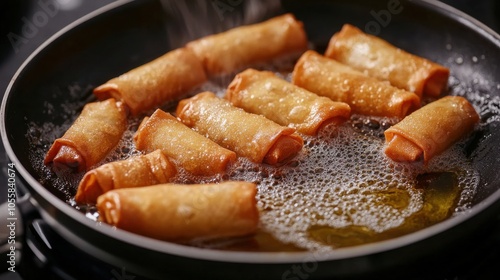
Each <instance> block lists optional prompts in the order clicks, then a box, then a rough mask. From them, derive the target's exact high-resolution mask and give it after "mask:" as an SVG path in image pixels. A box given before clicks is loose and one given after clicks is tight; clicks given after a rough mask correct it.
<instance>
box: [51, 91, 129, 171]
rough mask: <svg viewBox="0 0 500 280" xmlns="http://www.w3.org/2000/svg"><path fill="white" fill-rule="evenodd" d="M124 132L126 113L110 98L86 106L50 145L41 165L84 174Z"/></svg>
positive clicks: (123, 108)
mask: <svg viewBox="0 0 500 280" xmlns="http://www.w3.org/2000/svg"><path fill="white" fill-rule="evenodd" d="M126 128H127V110H126V109H125V107H124V106H123V104H122V103H121V102H116V101H115V99H113V98H110V99H108V100H105V101H101V102H92V103H88V104H86V105H85V106H84V107H83V110H82V112H81V113H80V115H79V116H78V118H77V119H76V120H75V122H74V123H73V124H72V125H71V127H70V128H69V129H68V130H67V131H66V132H65V133H64V135H63V136H62V137H61V138H58V139H56V140H55V141H54V143H53V144H52V146H51V147H50V149H49V151H48V152H47V155H46V156H45V159H44V163H45V164H49V163H53V166H54V168H55V169H60V170H62V169H71V170H74V171H77V172H81V171H86V170H88V169H90V168H91V167H92V166H94V165H95V164H97V163H98V162H100V161H101V160H103V159H104V158H105V157H106V155H107V154H108V153H109V152H110V151H111V150H112V149H113V148H114V147H115V146H116V145H117V144H118V143H119V142H120V139H121V137H122V135H123V133H124V132H125V129H126Z"/></svg>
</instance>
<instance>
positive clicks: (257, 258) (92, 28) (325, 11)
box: [1, 0, 500, 279]
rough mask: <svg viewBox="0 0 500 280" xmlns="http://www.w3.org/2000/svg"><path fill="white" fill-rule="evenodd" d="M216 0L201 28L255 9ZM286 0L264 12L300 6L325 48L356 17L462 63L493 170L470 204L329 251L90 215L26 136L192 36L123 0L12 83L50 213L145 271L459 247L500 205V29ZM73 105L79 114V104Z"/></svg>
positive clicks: (226, 269) (238, 274)
mask: <svg viewBox="0 0 500 280" xmlns="http://www.w3.org/2000/svg"><path fill="white" fill-rule="evenodd" d="M208 2H209V4H208V5H205V8H206V12H207V13H208V14H209V16H207V17H192V18H190V19H189V20H195V21H201V22H202V23H201V24H200V22H197V23H196V25H197V26H203V25H204V24H203V20H210V21H211V22H207V23H206V25H207V26H212V27H213V26H214V25H215V26H216V27H217V25H218V24H224V26H223V27H221V26H219V27H218V28H219V29H221V28H222V29H223V28H227V27H228V26H227V25H226V24H227V23H228V20H225V19H226V18H231V17H238V16H243V15H245V11H244V8H245V5H244V4H243V3H244V2H243V1H229V2H228V3H225V4H227V5H229V4H231V5H232V6H226V10H224V9H222V8H221V7H224V6H216V5H212V4H210V3H215V2H217V1H208ZM265 3H268V2H262V3H261V4H262V5H266V4H265ZM270 3H271V2H269V3H268V4H267V5H271V4H270ZM207 7H208V8H207ZM217 7H218V8H217ZM228 7H229V8H231V9H229V8H228ZM212 8H213V9H212ZM271 8H272V9H271ZM275 8H276V6H274V5H273V7H270V9H269V10H268V13H270V14H265V15H263V17H269V16H272V15H273V14H274V15H275V14H279V13H284V12H292V13H294V14H295V15H296V16H297V18H298V19H300V20H302V21H303V22H304V24H305V28H306V31H307V33H308V36H309V39H310V41H311V42H313V43H314V46H315V48H317V49H318V50H319V51H322V50H323V49H324V48H325V47H326V44H327V43H328V40H329V38H330V37H331V36H332V34H333V33H334V32H335V31H337V30H339V29H340V27H341V26H342V25H343V24H344V23H351V24H354V25H357V26H358V27H360V28H361V29H364V30H365V31H369V32H371V33H374V34H375V35H378V36H380V37H382V38H384V39H386V40H388V41H390V42H392V43H393V44H395V45H396V46H398V47H400V48H402V49H405V50H407V51H409V52H412V53H415V54H417V55H421V56H424V57H427V58H429V59H431V60H434V61H437V62H439V63H441V64H444V65H446V66H448V67H450V68H451V72H452V77H451V78H450V93H451V94H459V95H465V96H467V97H469V96H474V99H473V100H472V101H473V103H474V105H475V106H476V108H478V110H480V111H481V113H482V115H481V117H482V123H483V124H484V125H483V126H482V127H481V129H480V130H479V131H478V132H477V133H476V134H475V135H474V137H472V139H471V141H470V142H469V143H468V145H467V147H466V149H465V150H466V152H467V153H468V154H469V156H470V158H471V159H472V163H473V165H474V167H475V168H476V169H477V170H478V171H479V173H480V178H481V179H480V183H479V185H480V187H479V191H478V194H477V195H476V196H475V199H474V201H473V205H472V207H471V209H470V210H469V211H467V213H465V214H463V215H458V216H457V217H454V218H452V219H449V220H446V221H444V222H442V223H439V224H437V225H435V226H431V227H429V228H426V229H424V230H421V231H418V232H416V233H413V234H409V235H406V236H403V237H400V238H395V239H392V240H388V241H384V242H378V243H373V244H367V245H363V246H357V247H352V248H345V249H339V250H337V251H335V252H334V253H331V254H328V255H319V254H314V253H246V252H221V251H216V250H206V249H198V248H193V247H187V246H182V245H177V244H171V243H168V242H161V241H157V240H153V239H149V238H145V237H141V236H137V235H134V234H131V233H128V232H125V231H122V230H117V229H114V228H112V227H110V226H108V225H105V224H100V223H96V222H94V221H92V220H90V219H88V218H86V217H85V216H84V215H83V214H82V213H80V212H79V211H77V210H75V209H74V208H73V207H71V206H70V205H68V204H67V203H66V202H65V201H64V197H65V194H64V193H63V192H62V191H61V190H60V189H57V188H55V187H53V186H50V185H43V184H42V183H41V182H43V178H41V176H40V175H39V174H37V172H35V168H34V167H33V166H32V161H31V160H30V153H29V151H30V149H38V148H44V147H36V146H35V147H32V146H30V143H29V142H28V140H27V137H26V135H27V133H30V131H29V127H30V126H29V124H33V123H35V124H40V125H42V124H44V123H54V124H61V123H63V122H65V121H67V118H68V115H67V111H65V110H62V109H63V108H62V107H61V106H60V104H71V103H72V102H74V103H81V102H82V100H86V99H87V98H89V96H90V95H91V94H90V90H91V89H92V88H93V87H95V86H97V85H100V84H101V83H103V82H105V81H107V80H108V79H110V78H112V77H115V76H117V75H119V74H121V73H124V72H126V71H128V70H129V69H131V68H133V67H136V66H138V65H141V64H143V63H145V62H148V61H150V60H152V59H153V58H156V57H158V56H160V55H161V54H163V53H165V52H166V51H168V50H170V49H172V48H175V47H178V46H179V44H181V43H183V42H182V41H183V40H185V39H189V38H181V37H179V36H181V35H179V34H180V33H179V30H184V29H183V28H185V27H183V26H182V25H181V23H180V22H179V18H178V17H170V16H168V14H169V13H168V12H167V13H166V12H165V11H164V10H163V7H162V5H161V3H160V2H158V1H152V0H151V1H132V2H130V1H118V2H116V3H114V4H111V5H109V6H107V7H105V8H104V9H101V10H99V11H97V12H95V13H93V14H90V15H89V16H87V17H85V18H83V19H81V20H79V21H77V22H75V24H72V25H70V26H68V27H67V28H65V29H64V30H62V31H61V32H59V33H58V34H56V35H55V36H54V37H52V38H51V39H50V40H48V41H47V42H46V43H45V44H43V45H42V46H41V47H40V48H39V49H38V50H37V51H36V52H35V53H34V54H33V55H32V56H30V57H29V59H28V60H27V61H26V62H25V63H24V64H23V65H22V67H21V68H20V70H19V71H18V72H17V73H16V75H15V77H14V79H13V81H12V82H11V84H10V85H9V87H8V89H7V92H6V94H5V97H4V100H3V102H2V107H1V118H2V126H1V132H2V140H3V143H4V145H5V148H6V151H7V153H8V156H9V158H10V159H11V161H12V162H13V163H14V164H15V165H16V168H17V170H18V174H19V176H20V177H22V178H23V179H24V180H25V181H26V183H27V185H28V188H29V190H30V196H31V201H32V202H33V203H34V204H35V205H36V206H37V207H38V209H39V211H40V213H41V215H42V216H43V218H44V219H45V220H47V221H48V222H49V224H50V225H51V226H52V227H53V228H54V229H55V230H56V231H57V232H58V233H60V234H61V235H62V236H64V237H65V238H67V239H68V240H70V241H72V242H73V243H74V244H75V245H77V246H78V247H80V248H81V249H82V250H84V251H86V252H88V253H90V254H92V255H94V256H97V257H99V258H101V259H103V260H105V261H107V262H110V263H112V264H113V265H116V266H119V267H124V268H126V269H127V271H129V272H130V273H133V274H134V275H140V276H145V277H151V278H160V279H167V276H170V277H171V278H188V279H194V278H195V277H198V278H199V277H205V278H207V277H209V278H210V277H211V278H217V279H224V278H229V279H306V278H305V276H307V279H312V278H329V277H332V276H346V275H359V274H366V273H373V272H376V271H380V270H384V269H391V268H392V267H396V266H397V265H402V264H405V263H410V262H411V261H413V260H416V259H418V258H421V257H426V256H430V255H431V254H432V252H434V251H437V250H442V249H445V248H447V246H453V244H455V242H457V241H459V240H460V238H462V237H463V236H466V235H469V234H471V233H472V232H473V231H474V229H476V228H477V227H478V226H481V225H483V224H484V222H485V221H487V220H488V219H489V218H490V217H491V216H492V215H494V214H496V213H498V212H499V211H500V210H499V209H500V190H499V189H500V173H499V172H498V170H499V169H500V149H499V145H498V143H500V117H499V115H500V114H499V111H500V108H499V104H500V101H499V99H500V76H499V75H498V73H499V71H500V37H499V36H498V35H497V34H495V33H494V32H493V31H491V30H489V29H488V28H487V27H485V26H483V25H481V24H480V23H478V22H477V21H475V20H473V19H471V18H470V17H468V16H466V15H464V14H462V13H460V12H458V11H456V10H453V9H451V8H449V7H447V6H445V5H443V4H440V3H439V2H435V1H393V0H389V1H387V0H383V1H369V0H366V1H362V0H349V1H343V0H342V1H340V0H339V1H334V0H332V1H296V0H288V1H283V2H282V3H281V4H280V5H278V8H277V9H275ZM193 9H194V10H193V11H196V10H195V9H196V8H195V7H193ZM221 9H222V10H221ZM170 12H172V11H170ZM214 19H215V23H214ZM183 20H185V18H184V19H183ZM241 22H242V21H240V23H241ZM188 23H189V21H188ZM216 29H217V28H216ZM174 35H175V36H174ZM200 35H202V34H200ZM176 36H177V37H176ZM176 38H177V39H178V40H176ZM191 39H193V38H191ZM74 89H76V90H74ZM478 96H479V98H478ZM71 109H72V110H74V111H75V112H77V111H78V109H79V108H71ZM19 179H20V178H19ZM297 268H298V269H299V270H297ZM299 271H300V272H299ZM304 275H305V276H304Z"/></svg>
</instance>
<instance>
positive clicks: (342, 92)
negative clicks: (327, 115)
mask: <svg viewBox="0 0 500 280" xmlns="http://www.w3.org/2000/svg"><path fill="white" fill-rule="evenodd" d="M292 83H293V84H295V85H298V86H300V87H302V88H305V89H307V90H310V91H312V92H314V93H316V94H318V95H321V96H326V97H329V98H330V99H332V100H335V101H340V102H345V103H347V104H349V105H350V106H351V110H352V113H355V114H361V115H369V116H380V117H397V118H399V119H402V118H404V117H405V116H406V115H407V114H409V113H411V112H413V111H415V110H416V109H418V108H420V98H419V97H418V95H416V94H415V93H413V92H409V91H406V90H402V89H399V88H397V87H394V86H391V85H390V84H388V83H387V82H383V81H380V80H378V79H376V78H373V77H369V76H367V75H365V74H363V73H362V72H359V71H357V70H354V69H353V68H351V67H349V66H347V65H344V64H342V63H340V62H338V61H335V60H333V59H329V58H327V57H325V56H322V55H320V54H318V53H317V52H315V51H312V50H311V51H307V52H305V53H304V54H303V55H302V56H301V57H300V59H299V60H298V61H297V63H296V64H295V68H294V70H293V75H292Z"/></svg>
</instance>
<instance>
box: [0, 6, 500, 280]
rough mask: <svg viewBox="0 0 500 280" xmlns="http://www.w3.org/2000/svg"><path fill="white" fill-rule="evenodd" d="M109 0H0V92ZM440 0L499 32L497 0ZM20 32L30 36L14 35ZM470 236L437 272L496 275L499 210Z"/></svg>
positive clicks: (0, 190)
mask: <svg viewBox="0 0 500 280" xmlns="http://www.w3.org/2000/svg"><path fill="white" fill-rule="evenodd" d="M247 1H248V0H247ZM111 2H113V0H30V1H28V0H0V97H2V96H3V94H4V92H5V89H6V87H7V85H8V84H9V82H10V80H11V78H12V76H13V75H14V73H15V71H16V70H17V69H18V68H19V66H20V65H21V64H22V63H23V61H24V60H25V59H26V58H27V57H28V56H29V55H30V54H31V53H32V52H33V51H34V50H35V49H36V48H37V47H38V46H40V45H41V44H42V43H43V42H44V41H45V40H46V39H47V38H49V37H50V36H52V35H53V34H55V33H56V32H57V31H58V30H60V29H61V28H62V27H64V26H66V25H67V24H69V23H71V22H73V21H74V20H76V19H77V18H80V17H81V16H83V15H85V14H88V13H89V12H91V11H93V10H95V9H97V8H99V7H101V6H104V5H106V4H108V3H111ZM442 2H445V3H447V4H449V5H451V6H454V7H455V8H457V9H459V10H462V11H463V12H465V13H467V14H469V15H471V16H472V17H474V18H476V19H478V20H479V21H481V22H482V23H484V24H485V25H487V26H488V27H490V28H491V29H493V30H495V31H496V32H497V33H498V32H500V3H499V2H500V1H498V0H443V1H442ZM55 5H57V7H56V6H55ZM41 12H42V13H43V15H42V13H41ZM131 20H133V19H131ZM27 22H29V23H27ZM35 23H36V25H35ZM23 32H24V34H28V35H29V37H30V38H26V39H22V38H20V37H17V36H19V35H21V34H23ZM7 163H8V159H7V157H6V155H5V151H4V149H3V146H2V145H1V144H0V169H1V170H2V172H0V182H1V183H0V203H1V202H3V201H5V199H6V194H7V191H6V190H4V188H6V186H4V184H3V182H7V179H6V177H5V176H6V175H5V171H4V169H5V167H6V166H7ZM478 237H479V238H478ZM470 242H473V243H474V245H473V246H472V247H473V248H474V249H472V250H471V251H470V252H468V253H467V254H466V255H467V256H468V257H467V258H466V259H464V260H463V263H459V264H457V263H454V264H450V263H448V262H447V260H446V259H443V263H442V265H438V267H439V269H440V270H441V271H440V272H439V273H438V274H440V275H446V276H445V277H442V278H440V279H443V280H444V279H449V280H464V279H500V278H499V277H500V215H499V219H498V221H497V224H496V225H493V227H492V229H491V230H489V231H488V232H487V233H478V236H476V237H471V240H470ZM469 247H470V246H469ZM422 269H437V268H430V267H427V268H425V267H423V268H422ZM7 279H21V278H20V277H19V275H17V274H15V273H11V272H5V273H2V272H1V271H0V280H7Z"/></svg>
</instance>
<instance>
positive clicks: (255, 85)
mask: <svg viewBox="0 0 500 280" xmlns="http://www.w3.org/2000/svg"><path fill="white" fill-rule="evenodd" d="M226 98H227V99H228V100H229V101H230V102H231V103H232V104H233V105H234V106H236V107H240V108H242V109H244V110H245V111H247V112H250V113H254V114H260V115H263V116H265V117H266V118H268V119H270V120H272V121H274V122H276V123H278V124H280V125H285V126H289V127H292V128H295V129H297V131H298V132H301V133H304V134H308V135H315V134H317V132H318V130H319V129H320V128H322V127H324V126H325V125H327V124H330V123H335V124H341V123H343V122H344V121H346V120H347V119H349V116H350V114H351V108H350V107H349V105H347V104H346V103H343V102H335V101H332V100H331V99H329V98H326V97H322V96H318V95H316V94H314V93H312V92H309V91H307V90H305V89H302V88H300V87H298V86H295V85H293V84H291V83H289V82H287V81H285V80H283V79H280V78H278V77H276V75H274V73H272V72H269V71H257V70H254V69H247V70H245V71H243V72H241V73H239V74H238V75H236V77H235V78H234V80H233V81H232V82H231V84H229V87H228V89H227V92H226Z"/></svg>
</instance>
